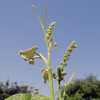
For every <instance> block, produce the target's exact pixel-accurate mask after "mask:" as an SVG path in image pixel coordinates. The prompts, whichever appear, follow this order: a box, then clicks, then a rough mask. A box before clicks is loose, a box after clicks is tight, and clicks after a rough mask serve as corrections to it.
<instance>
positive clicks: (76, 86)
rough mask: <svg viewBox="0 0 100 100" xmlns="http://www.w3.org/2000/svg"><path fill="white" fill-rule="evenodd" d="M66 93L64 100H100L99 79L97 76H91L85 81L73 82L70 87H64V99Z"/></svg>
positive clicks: (76, 80)
mask: <svg viewBox="0 0 100 100" xmlns="http://www.w3.org/2000/svg"><path fill="white" fill-rule="evenodd" d="M64 91H65V99H64V100H100V80H98V79H97V76H94V75H93V74H89V75H88V76H86V78H85V79H75V80H73V82H72V83H71V84H70V85H69V86H68V87H64V86H62V87H61V94H62V97H63V93H64ZM57 100H59V98H57Z"/></svg>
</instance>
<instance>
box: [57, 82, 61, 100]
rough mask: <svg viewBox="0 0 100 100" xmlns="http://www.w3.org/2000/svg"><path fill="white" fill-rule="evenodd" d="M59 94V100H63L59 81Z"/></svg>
mask: <svg viewBox="0 0 100 100" xmlns="http://www.w3.org/2000/svg"><path fill="white" fill-rule="evenodd" d="M58 93H59V100H61V90H60V82H59V81H58Z"/></svg>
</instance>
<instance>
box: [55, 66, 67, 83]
mask: <svg viewBox="0 0 100 100" xmlns="http://www.w3.org/2000/svg"><path fill="white" fill-rule="evenodd" d="M56 71H57V75H55V76H56V78H55V79H56V80H57V81H59V82H60V81H62V80H63V79H64V76H65V75H66V74H67V72H66V71H63V70H62V67H60V66H57V70H56Z"/></svg>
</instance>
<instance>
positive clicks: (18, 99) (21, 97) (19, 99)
mask: <svg viewBox="0 0 100 100" xmlns="http://www.w3.org/2000/svg"><path fill="white" fill-rule="evenodd" d="M5 100H50V99H49V98H48V97H45V96H43V95H39V94H32V95H31V94H25V93H19V94H15V95H13V96H11V97H9V98H7V99H5Z"/></svg>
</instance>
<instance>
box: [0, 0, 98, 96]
mask: <svg viewBox="0 0 100 100" xmlns="http://www.w3.org/2000/svg"><path fill="white" fill-rule="evenodd" d="M46 2H47V4H48V7H47V16H46V29H48V27H49V25H50V24H51V23H52V22H54V21H55V22H56V25H55V27H54V31H53V42H57V43H58V46H57V47H55V48H53V49H52V51H51V67H52V69H53V71H54V72H56V71H55V70H56V67H57V66H58V65H60V61H62V59H63V54H64V53H65V51H66V49H67V47H68V46H69V45H70V43H71V42H72V41H73V40H75V41H76V44H77V45H78V48H76V49H74V50H73V52H72V53H71V56H70V60H69V61H67V64H68V66H66V67H65V68H64V70H66V71H67V75H66V77H65V79H66V82H68V80H69V78H70V77H71V74H72V73H73V71H74V70H75V69H76V68H78V71H77V72H76V73H75V75H74V79H78V78H85V76H86V75H89V73H93V75H97V78H98V79H99V80H100V0H0V81H1V82H5V81H6V80H7V79H9V80H10V82H15V81H17V82H18V83H19V85H32V86H33V87H35V88H38V89H39V93H40V94H43V95H45V96H48V97H50V94H49V85H48V82H47V84H46V85H44V83H43V82H42V73H41V72H40V71H41V68H46V66H45V63H44V62H43V61H42V60H40V59H37V60H36V61H35V65H34V66H32V65H29V64H28V62H25V61H23V59H22V58H21V56H18V52H19V50H26V49H29V48H31V47H33V46H38V51H37V52H38V53H42V54H43V55H44V56H45V57H47V51H46V44H45V42H44V33H43V30H42V28H41V26H40V23H39V21H38V19H37V15H36V12H35V10H34V8H33V7H32V6H31V4H34V5H35V6H36V8H37V10H38V13H39V15H40V18H41V20H42V21H43V16H44V10H45V5H46ZM22 81H23V83H20V82H22ZM62 85H63V83H62ZM54 90H55V93H56V91H57V82H56V81H55V80H54Z"/></svg>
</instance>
